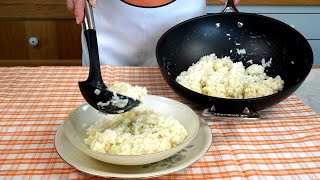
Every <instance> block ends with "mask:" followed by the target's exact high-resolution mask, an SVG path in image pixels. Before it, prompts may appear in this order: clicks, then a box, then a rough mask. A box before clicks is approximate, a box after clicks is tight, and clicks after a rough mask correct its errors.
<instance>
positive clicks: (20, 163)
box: [0, 65, 320, 180]
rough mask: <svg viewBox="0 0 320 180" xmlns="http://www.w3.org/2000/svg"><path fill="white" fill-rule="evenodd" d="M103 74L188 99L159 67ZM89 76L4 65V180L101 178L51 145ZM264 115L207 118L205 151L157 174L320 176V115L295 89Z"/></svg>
mask: <svg viewBox="0 0 320 180" xmlns="http://www.w3.org/2000/svg"><path fill="white" fill-rule="evenodd" d="M102 72H103V78H104V81H105V83H106V84H107V85H110V84H111V83H113V82H114V81H124V82H129V83H131V84H134V85H139V86H144V87H147V89H148V92H149V94H152V95H159V96H165V97H168V98H172V99H175V100H179V101H181V102H183V103H187V102H186V101H184V100H182V99H181V98H179V97H178V96H177V95H176V94H175V93H174V92H173V91H172V90H171V89H170V88H169V86H168V85H167V84H166V82H165V81H164V80H163V78H162V76H161V74H160V71H159V69H158V68H156V67H154V68H150V67H111V66H106V65H104V66H102ZM87 74H88V69H87V68H86V67H1V68H0V85H1V86H0V179H20V178H21V179H73V178H75V179H83V178H92V179H95V178H97V177H94V176H91V175H88V174H85V173H83V172H80V171H78V170H76V169H74V168H73V167H71V166H69V165H68V164H67V163H66V162H64V161H63V160H62V159H61V158H60V157H59V156H58V154H57V152H56V150H55V147H54V135H55V132H56V130H57V129H58V127H59V126H60V125H61V124H62V122H63V121H64V120H65V119H66V116H67V115H68V113H69V112H70V111H71V110H73V109H74V108H76V107H77V106H79V105H81V104H83V103H85V101H84V99H83V98H82V96H81V93H80V91H79V88H78V81H83V80H85V79H86V78H87ZM199 112H200V111H197V113H199ZM260 113H261V115H262V119H261V120H260V121H254V122H245V123H244V122H225V121H210V122H208V124H209V126H210V128H211V130H212V133H213V141H212V144H211V147H210V149H209V150H208V152H207V153H206V154H205V155H204V156H203V157H202V158H201V159H200V160H199V161H197V162H196V163H194V164H192V165H190V166H189V167H187V168H185V169H182V170H180V171H178V172H175V173H171V174H167V175H165V176H161V177H158V178H155V179H224V178H225V179H303V180H304V179H320V121H319V120H320V117H319V115H317V114H316V113H315V112H313V111H312V110H311V109H310V108H309V107H307V106H306V105H305V104H304V103H302V102H301V101H300V100H299V99H298V98H297V97H296V96H294V95H293V96H290V97H289V98H287V99H286V100H284V101H283V102H281V103H280V104H278V105H276V106H274V107H272V108H269V109H266V110H264V111H262V112H260Z"/></svg>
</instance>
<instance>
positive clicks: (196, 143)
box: [55, 120, 212, 178]
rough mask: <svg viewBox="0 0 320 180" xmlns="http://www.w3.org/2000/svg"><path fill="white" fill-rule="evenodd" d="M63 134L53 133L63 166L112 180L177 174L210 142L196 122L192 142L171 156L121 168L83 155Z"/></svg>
mask: <svg viewBox="0 0 320 180" xmlns="http://www.w3.org/2000/svg"><path fill="white" fill-rule="evenodd" d="M64 132H65V129H64V126H61V127H60V128H59V129H58V130H57V132H56V135H55V147H56V150H57V152H58V154H59V156H60V157H61V158H62V159H63V160H64V161H65V162H66V163H68V164H70V165H71V166H73V167H74V168H76V169H78V170H80V171H82V172H85V173H88V174H91V175H95V176H100V177H114V178H149V177H156V176H162V175H165V174H168V173H173V172H176V171H179V170H181V169H184V168H186V167H188V166H190V165H191V164H192V163H194V162H196V161H197V160H198V159H200V158H201V157H202V156H203V155H204V154H205V153H206V152H207V150H208V149H209V147H210V145H211V142H212V133H211V130H210V128H209V126H208V125H207V123H206V122H205V121H204V120H200V129H199V132H198V133H197V135H196V137H195V139H194V140H192V141H191V142H190V143H189V145H188V146H186V147H185V148H184V149H183V150H181V151H179V152H178V153H176V154H175V155H173V156H171V157H169V158H167V159H164V160H162V161H159V162H155V163H151V164H146V165H140V166H121V165H114V164H108V163H104V162H102V161H98V160H96V159H93V158H91V157H90V156H88V155H86V154H84V153H83V152H81V151H80V150H79V149H78V148H76V147H75V146H74V145H73V144H72V143H71V142H70V141H69V140H68V138H67V137H66V136H65V133H64Z"/></svg>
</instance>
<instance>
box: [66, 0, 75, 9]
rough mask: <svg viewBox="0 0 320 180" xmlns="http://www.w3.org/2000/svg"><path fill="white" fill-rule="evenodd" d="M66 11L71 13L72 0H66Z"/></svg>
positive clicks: (72, 7)
mask: <svg viewBox="0 0 320 180" xmlns="http://www.w3.org/2000/svg"><path fill="white" fill-rule="evenodd" d="M67 9H68V11H71V12H73V10H74V4H73V0H67Z"/></svg>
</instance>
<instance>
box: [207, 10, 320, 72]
mask: <svg viewBox="0 0 320 180" xmlns="http://www.w3.org/2000/svg"><path fill="white" fill-rule="evenodd" d="M237 8H238V10H239V11H240V12H247V13H258V14H261V15H264V16H269V17H272V18H274V19H278V20H280V21H282V22H285V23H287V24H289V25H291V26H293V27H294V28H295V29H296V30H298V31H299V32H300V33H301V34H302V35H304V37H305V38H306V39H307V40H308V41H309V43H310V45H311V47H312V50H313V55H314V64H313V65H314V66H320V6H241V5H239V6H238V7H237ZM221 9H222V6H215V5H208V6H207V13H217V12H220V11H221Z"/></svg>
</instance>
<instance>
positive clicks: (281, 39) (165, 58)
mask: <svg viewBox="0 0 320 180" xmlns="http://www.w3.org/2000/svg"><path fill="white" fill-rule="evenodd" d="M232 6H233V1H228V3H226V7H225V9H224V11H225V10H226V9H228V8H234V7H232ZM234 11H237V10H236V9H235V8H234ZM239 44H240V45H239ZM237 49H238V50H241V49H245V51H246V54H238V53H237ZM230 50H232V52H231V51H230ZM230 52H231V53H230ZM212 53H215V54H216V55H217V56H218V57H224V56H230V57H231V59H234V60H235V62H237V61H242V62H243V64H244V65H245V66H246V67H248V66H250V65H251V64H250V63H247V61H248V60H250V59H251V60H253V63H254V64H262V62H261V60H262V59H263V58H264V59H265V60H266V61H269V60H270V58H272V65H271V67H267V68H266V73H267V75H269V76H272V77H275V76H276V75H280V76H281V78H282V79H283V80H284V82H285V85H284V90H283V91H281V92H279V93H276V94H273V95H270V96H265V97H259V98H251V99H225V98H217V97H212V96H207V95H203V94H200V93H197V92H194V91H191V90H189V89H187V88H185V87H183V86H181V85H180V84H178V83H177V82H176V80H175V79H176V77H177V76H178V75H179V74H180V73H181V72H182V71H185V70H187V69H188V67H189V66H191V65H192V64H193V63H195V62H197V61H198V60H199V59H200V58H201V57H202V56H204V55H209V54H212ZM156 57H157V61H158V64H159V67H160V70H161V73H162V75H163V77H164V79H165V80H166V82H167V83H168V84H169V85H170V87H171V88H172V89H173V90H174V91H175V92H176V93H177V94H179V95H180V96H182V97H183V98H185V99H187V100H189V101H190V102H192V103H193V104H195V105H197V106H198V107H200V108H209V109H211V110H212V112H215V113H216V115H217V114H218V115H219V114H229V115H227V116H239V114H240V115H241V114H242V115H243V114H246V113H247V112H248V110H249V112H255V111H259V110H262V109H265V108H268V107H271V106H273V105H275V104H277V103H279V102H281V101H282V100H284V99H285V98H287V97H288V96H290V95H291V94H292V93H293V92H294V91H295V90H296V89H297V88H298V87H299V86H300V85H301V84H302V82H303V81H304V80H305V78H306V77H307V75H308V74H309V72H310V70H311V68H312V64H313V53H312V49H311V47H310V45H309V43H308V41H307V40H306V39H305V38H304V37H303V36H302V35H301V34H300V33H299V32H298V31H296V30H295V29H294V28H292V27H291V26H289V25H287V24H285V23H283V22H281V21H278V20H275V19H273V18H269V17H265V16H262V15H258V14H252V13H239V12H232V13H217V14H212V15H204V16H200V17H196V18H193V19H190V20H187V21H185V22H182V23H180V24H178V25H176V26H174V27H173V28H171V29H169V30H168V31H167V32H166V33H165V34H163V35H162V37H161V38H160V40H159V41H158V44H157V48H156ZM235 114H237V115H235ZM242 115H241V116H242Z"/></svg>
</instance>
